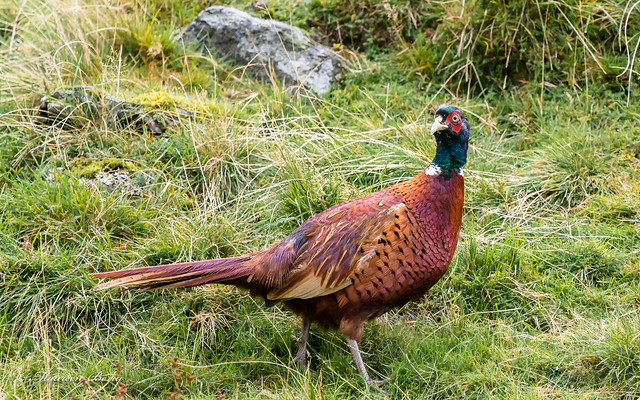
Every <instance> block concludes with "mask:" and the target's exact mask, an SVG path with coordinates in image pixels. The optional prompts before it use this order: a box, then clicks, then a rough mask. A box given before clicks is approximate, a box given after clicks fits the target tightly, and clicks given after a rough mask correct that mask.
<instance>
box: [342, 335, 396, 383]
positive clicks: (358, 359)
mask: <svg viewBox="0 0 640 400" xmlns="http://www.w3.org/2000/svg"><path fill="white" fill-rule="evenodd" d="M347 344H348V345H349V349H350V350H351V355H352V356H353V362H355V364H356V368H357V369H358V372H359V373H360V375H362V377H363V378H364V381H365V383H366V384H367V386H373V387H374V388H376V389H378V390H380V391H381V392H382V393H385V392H384V390H382V389H380V385H382V384H383V383H385V382H386V381H388V379H385V380H376V379H371V378H370V377H369V374H368V373H367V368H366V367H365V366H364V362H363V361H362V356H361V355H360V349H359V348H358V342H356V341H355V340H352V339H349V338H347Z"/></svg>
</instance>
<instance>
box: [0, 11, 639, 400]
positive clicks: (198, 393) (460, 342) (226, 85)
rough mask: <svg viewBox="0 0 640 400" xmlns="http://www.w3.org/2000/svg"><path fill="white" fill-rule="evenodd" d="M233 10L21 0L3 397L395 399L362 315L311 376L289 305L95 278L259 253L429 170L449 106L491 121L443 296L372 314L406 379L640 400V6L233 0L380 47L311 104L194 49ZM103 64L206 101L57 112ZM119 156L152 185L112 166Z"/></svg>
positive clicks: (7, 222)
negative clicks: (185, 34) (158, 125)
mask: <svg viewBox="0 0 640 400" xmlns="http://www.w3.org/2000/svg"><path fill="white" fill-rule="evenodd" d="M214 3H218V2H208V1H196V2H190V3H189V2H186V3H185V2H182V1H160V0H134V1H130V2H126V3H107V2H105V1H102V0H91V1H87V2H81V3H77V2H69V1H67V0H58V1H55V2H50V1H41V0H29V1H26V2H14V1H12V0H9V1H6V2H5V3H3V4H0V294H1V296H0V399H3V398H21V399H22V398H27V399H28V398H113V397H115V398H124V397H123V392H124V391H125V388H124V386H122V385H123V384H126V392H127V393H128V394H129V395H131V396H133V397H134V398H159V397H161V398H174V399H176V398H179V397H182V398H194V399H204V398H212V397H215V398H250V399H253V398H284V399H298V398H313V399H320V398H328V399H334V398H335V399H342V398H383V397H385V396H383V395H381V394H380V393H378V392H375V391H373V390H368V389H365V387H364V385H363V382H362V381H361V378H360V377H359V376H358V374H357V372H356V370H355V368H354V367H353V365H352V364H351V356H350V354H349V351H348V349H347V347H346V345H345V342H344V339H343V338H342V336H341V335H340V334H339V333H336V332H324V331H320V330H316V329H312V333H311V337H310V343H309V349H310V352H311V360H310V363H309V366H308V368H307V369H297V368H295V367H294V366H293V365H292V363H291V360H292V359H293V356H294V354H292V351H293V349H294V347H295V336H296V335H297V334H298V329H299V326H298V325H299V321H298V320H297V319H296V317H294V316H292V315H291V314H290V313H288V312H287V311H285V310H283V309H282V308H280V307H279V306H276V307H273V308H266V307H264V305H263V304H262V302H261V301H259V300H254V299H252V298H250V297H249V296H248V294H246V293H244V292H240V291H238V290H236V289H233V288H229V287H222V286H209V287H203V288H196V289H192V290H182V291H172V290H167V291H163V292H126V291H120V290H110V291H107V292H93V291H92V288H93V286H94V285H95V282H94V281H93V280H92V279H91V278H90V274H91V273H93V272H97V271H107V270H112V269H119V268H124V267H134V266H146V265H155V264H159V263H167V262H174V261H187V260H198V259H204V258H213V257H221V256H232V255H238V254H242V253H246V252H250V251H255V250H258V249H261V248H264V247H265V246H267V245H269V244H270V243H272V242H274V241H276V240H278V239H281V238H283V237H284V236H285V235H286V234H287V233H288V232H290V231H291V230H292V229H293V228H295V227H296V226H297V225H298V224H300V223H301V222H303V221H304V220H305V219H306V218H308V217H309V216H310V215H313V214H315V213H318V212H320V211H322V210H324V209H326V208H328V207H330V206H332V205H333V204H336V203H339V202H341V201H345V200H348V199H351V198H355V197H358V196H361V195H363V194H366V193H369V192H372V191H375V190H379V189H381V188H383V187H386V186H388V185H391V184H393V183H395V182H398V181H401V180H404V179H407V178H409V177H411V176H413V175H415V174H417V173H418V172H419V171H420V170H421V169H423V168H424V167H425V166H426V165H427V163H428V162H429V160H430V159H431V157H433V155H434V151H435V144H434V142H433V138H432V137H431V135H430V134H429V125H430V123H431V121H432V113H433V110H434V108H435V107H436V106H437V105H439V104H441V103H445V102H446V103H452V104H455V105H457V106H459V107H460V108H461V109H462V110H463V112H464V113H465V115H467V116H468V117H469V119H470V121H471V124H472V138H471V147H470V151H469V162H468V165H467V168H465V180H466V202H465V214H464V217H463V226H462V234H461V238H460V243H459V246H458V250H457V253H456V256H455V257H454V260H453V262H452V264H451V267H450V270H449V273H448V274H447V275H446V276H445V277H444V278H443V279H442V280H441V282H439V283H438V285H437V286H436V287H434V288H433V289H432V290H431V292H430V294H429V295H428V297H427V298H426V299H424V300H423V301H420V302H417V303H411V304H408V305H407V306H405V307H404V308H402V309H400V310H395V311H392V312H390V313H388V314H386V315H385V316H383V317H380V318H378V319H377V320H376V321H374V322H372V323H369V324H367V325H366V326H365V332H364V335H363V339H362V343H361V349H362V351H363V353H364V359H365V363H366V364H367V365H368V367H369V368H370V370H371V372H372V375H373V376H374V377H389V378H390V381H389V382H388V383H387V384H386V385H385V386H384V388H385V390H386V391H387V392H388V395H387V396H386V397H388V398H411V399H414V398H435V399H449V398H463V397H464V398H474V399H483V398H504V399H513V398H520V399H547V398H553V399H575V398H581V399H595V398H598V399H621V398H622V399H632V398H637V397H638V396H640V316H639V314H638V310H639V309H640V272H639V271H640V251H639V250H638V249H640V195H639V193H640V146H639V145H638V142H639V140H640V131H639V130H638V121H640V96H639V95H638V93H640V92H639V91H638V80H637V77H638V74H639V73H640V70H639V69H638V68H640V67H639V64H638V60H637V59H634V58H633V57H634V53H633V49H635V47H636V46H637V43H638V40H640V31H639V30H638V27H639V26H640V24H638V20H639V18H640V9H638V8H637V7H635V8H633V6H634V5H633V4H631V3H629V4H627V5H626V7H625V4H626V3H624V2H614V1H606V2H587V3H582V2H575V1H565V2H561V1H551V2H546V3H542V2H538V1H528V0H518V1H513V2H502V1H497V2H487V1H481V0H478V1H467V2H445V1H430V2H418V1H409V0H398V1H389V2H374V1H370V0H360V1H357V2H347V1H339V0H335V1H334V0H331V1H329V0H327V1H317V0H313V1H284V0H279V1H275V0H274V1H270V2H269V8H268V9H267V10H265V11H256V10H252V9H251V7H250V3H249V2H246V1H239V0H238V1H236V0H234V1H232V2H227V3H230V4H232V5H234V6H236V7H239V8H241V9H243V10H245V11H250V12H252V13H253V14H254V15H258V16H263V15H270V16H272V17H273V18H276V19H279V20H283V21H288V22H291V23H293V24H295V25H298V26H301V27H304V28H308V29H310V30H311V31H312V32H313V33H314V34H315V35H316V36H317V37H318V38H320V39H321V40H324V41H325V42H326V43H327V44H329V45H333V44H336V45H337V46H336V48H337V49H340V50H341V51H343V52H345V54H346V53H350V54H356V58H355V59H354V60H352V62H351V64H350V70H351V71H350V73H348V74H346V75H345V76H344V78H343V79H342V80H341V81H340V82H339V83H338V84H336V85H335V86H334V88H333V89H332V91H331V93H329V94H328V95H327V96H326V97H325V98H323V99H319V100H317V101H314V102H308V101H305V100H301V99H298V98H295V97H290V96H289V95H287V94H283V93H282V91H281V88H279V87H277V86H270V85H268V84H261V83H257V82H253V81H251V80H249V79H248V78H247V77H246V76H243V75H242V72H241V71H239V70H236V69H234V68H233V67H232V66H230V65H227V64H224V63H220V62H219V61H218V60H216V59H214V58H211V57H208V56H202V55H199V54H195V53H191V52H188V51H187V52H184V51H183V49H181V48H179V46H176V45H174V44H173V37H174V35H175V33H176V32H177V30H178V29H179V28H180V27H181V26H184V25H185V24H187V23H188V22H189V21H190V20H192V19H193V18H194V16H195V15H197V13H198V12H199V11H200V10H202V9H204V8H205V7H207V6H209V5H212V4H214ZM463 4H464V6H463ZM494 20H495V23H490V21H494ZM338 26H339V27H340V32H339V35H338V31H337V30H336V27H338ZM356 50H358V51H359V52H358V53H356V52H355V51H356ZM627 50H629V51H628V52H627ZM78 84H82V85H91V86H94V87H96V88H97V89H98V90H100V91H103V92H105V93H110V94H113V95H115V96H117V97H120V98H125V99H130V100H136V101H140V102H144V103H145V104H148V105H149V106H150V107H156V108H158V109H162V110H164V111H167V112H171V111H172V110H173V109H174V108H175V107H180V108H183V109H187V110H190V111H192V112H194V113H195V117H194V118H193V119H191V120H189V119H183V120H182V125H181V127H180V128H179V129H177V130H174V131H168V132H167V133H166V134H164V135H156V136H152V135H148V134H140V133H137V132H135V131H134V130H132V129H129V128H128V127H126V126H125V127H119V126H115V125H113V124H112V123H111V122H110V121H109V119H108V118H107V117H106V116H103V115H97V116H95V117H93V118H83V119H79V121H77V123H75V122H74V124H67V125H65V126H62V125H53V126H48V125H45V124H42V123H41V121H40V120H39V118H38V115H37V107H38V100H39V99H40V97H41V96H43V95H45V94H51V92H52V91H53V90H55V89H56V88H58V87H60V86H68V85H78ZM114 170H122V171H127V172H128V173H129V174H130V175H131V176H132V183H133V185H135V187H137V188H138V189H139V190H138V191H137V192H136V195H131V194H127V193H126V192H122V191H113V192H111V193H107V192H106V191H105V190H102V189H100V188H97V187H95V186H91V185H88V184H87V181H86V179H90V178H92V177H94V176H95V175H96V174H98V173H100V172H103V171H114ZM118 393H119V394H118Z"/></svg>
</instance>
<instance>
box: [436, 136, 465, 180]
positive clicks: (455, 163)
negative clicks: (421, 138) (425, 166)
mask: <svg viewBox="0 0 640 400" xmlns="http://www.w3.org/2000/svg"><path fill="white" fill-rule="evenodd" d="M436 143H437V145H438V147H437V148H436V155H435V157H433V161H432V162H431V164H433V165H436V166H438V167H439V168H440V169H442V171H451V170H454V171H457V172H460V170H461V169H462V167H463V166H464V164H466V162H467V147H468V145H467V143H466V141H465V142H460V141H458V140H456V139H455V138H452V137H450V136H448V135H442V136H440V135H437V136H436Z"/></svg>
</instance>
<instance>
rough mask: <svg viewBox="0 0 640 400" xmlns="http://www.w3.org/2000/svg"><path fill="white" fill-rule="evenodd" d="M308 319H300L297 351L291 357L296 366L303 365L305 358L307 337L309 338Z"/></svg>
mask: <svg viewBox="0 0 640 400" xmlns="http://www.w3.org/2000/svg"><path fill="white" fill-rule="evenodd" d="M309 325H310V324H309V320H308V319H304V318H303V319H302V331H301V332H300V337H299V338H298V352H297V353H296V356H295V357H294V359H293V362H294V363H296V364H298V366H301V367H302V366H304V364H305V362H306V360H307V339H309Z"/></svg>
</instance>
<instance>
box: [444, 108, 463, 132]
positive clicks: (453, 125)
mask: <svg viewBox="0 0 640 400" xmlns="http://www.w3.org/2000/svg"><path fill="white" fill-rule="evenodd" d="M454 117H455V118H456V122H454V121H453V120H454ZM461 122H462V117H461V116H460V113H458V112H457V111H456V112H452V113H451V114H449V115H448V116H447V120H446V121H445V122H444V123H445V124H446V125H449V126H451V130H452V131H454V132H455V133H460V129H462V124H461Z"/></svg>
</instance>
